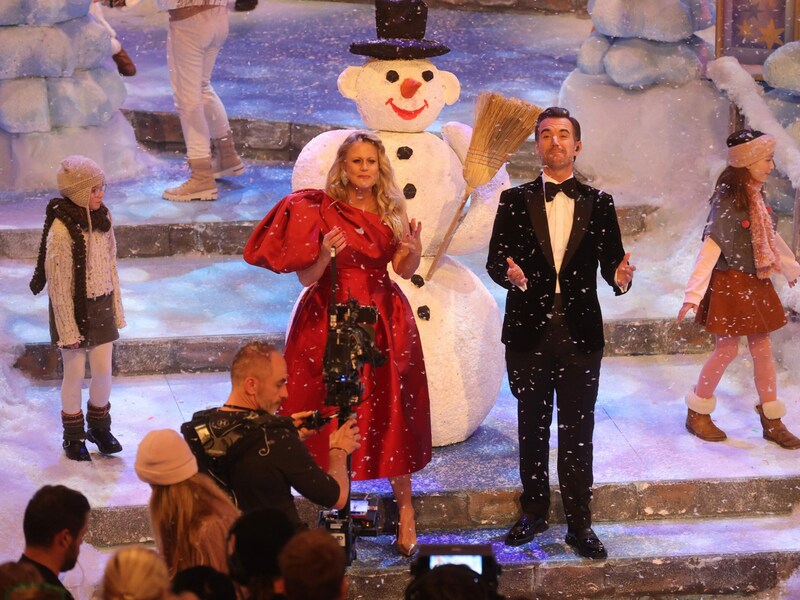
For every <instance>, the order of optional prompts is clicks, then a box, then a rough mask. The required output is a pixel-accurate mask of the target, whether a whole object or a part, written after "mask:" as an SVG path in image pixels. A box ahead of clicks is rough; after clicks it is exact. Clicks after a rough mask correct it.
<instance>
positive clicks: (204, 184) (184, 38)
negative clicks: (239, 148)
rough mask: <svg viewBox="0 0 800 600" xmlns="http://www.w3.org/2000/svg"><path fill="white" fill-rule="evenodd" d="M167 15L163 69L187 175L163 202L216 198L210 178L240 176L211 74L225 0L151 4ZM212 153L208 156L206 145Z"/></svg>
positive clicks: (223, 31) (222, 33) (224, 26)
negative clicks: (175, 112) (178, 125)
mask: <svg viewBox="0 0 800 600" xmlns="http://www.w3.org/2000/svg"><path fill="white" fill-rule="evenodd" d="M157 3H158V6H159V8H161V9H166V10H168V11H169V30H168V33H167V65H168V67H169V81H170V84H172V93H173V97H174V99H175V108H176V109H177V110H178V117H179V118H180V121H181V130H182V131H183V139H184V141H185V142H186V157H187V159H188V162H189V169H190V170H191V177H190V178H189V179H188V180H187V181H185V182H184V183H182V184H181V185H179V186H177V187H174V188H169V189H167V190H164V194H163V197H164V199H165V200H172V201H174V202H188V201H191V200H216V199H217V195H218V192H217V184H216V182H215V179H219V178H221V177H226V176H236V175H241V174H242V173H244V165H243V164H242V161H241V159H240V158H239V155H238V154H237V153H236V149H235V147H234V143H233V134H232V133H231V127H230V124H229V123H228V115H227V113H226V112H225V107H224V106H223V104H222V101H221V100H220V99H219V96H217V93H216V92H215V91H214V88H213V87H212V85H211V72H212V71H213V70H214V64H215V63H216V60H217V55H218V54H219V51H220V50H221V49H222V44H223V43H224V42H225V39H226V38H227V37H228V7H227V4H228V0H157ZM209 138H211V139H212V140H213V146H214V150H215V151H216V156H215V157H214V159H215V160H212V156H211V146H212V144H211V142H210V140H209Z"/></svg>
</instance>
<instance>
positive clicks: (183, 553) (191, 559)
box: [134, 429, 238, 575]
mask: <svg viewBox="0 0 800 600" xmlns="http://www.w3.org/2000/svg"><path fill="white" fill-rule="evenodd" d="M134 468H135V470H136V474H137V475H138V476H139V479H141V480H142V481H144V482H145V483H149V484H150V487H151V488H152V491H153V493H152V495H151V497H150V518H151V520H152V524H153V535H154V537H155V540H156V546H157V547H158V550H159V552H160V553H161V555H162V556H163V557H164V560H165V561H166V562H167V567H168V569H169V573H170V575H174V574H175V573H177V572H178V571H180V570H182V569H185V568H188V567H193V566H195V565H200V564H208V560H209V554H208V553H209V552H210V551H209V549H208V544H206V543H205V540H203V539H201V534H200V533H199V529H200V528H201V527H202V525H203V523H204V522H205V521H206V520H207V519H218V518H224V519H227V520H228V522H231V521H233V519H234V518H236V515H237V514H238V511H237V510H236V507H235V506H234V505H233V503H232V502H231V500H230V498H228V496H226V495H225V493H224V492H223V491H222V490H220V488H219V487H218V486H217V485H216V484H215V483H214V482H213V480H212V479H211V478H210V477H208V476H207V475H204V474H202V473H199V472H198V468H197V460H196V459H195V457H194V455H193V454H192V451H191V450H190V449H189V445H188V444H187V443H186V440H184V439H183V437H181V435H180V434H179V433H178V432H177V431H173V430H171V429H161V430H157V431H151V432H149V433H148V434H147V435H146V436H145V437H144V439H142V442H141V443H140V444H139V448H138V450H137V451H136V463H135V464H134ZM223 541H224V540H223Z"/></svg>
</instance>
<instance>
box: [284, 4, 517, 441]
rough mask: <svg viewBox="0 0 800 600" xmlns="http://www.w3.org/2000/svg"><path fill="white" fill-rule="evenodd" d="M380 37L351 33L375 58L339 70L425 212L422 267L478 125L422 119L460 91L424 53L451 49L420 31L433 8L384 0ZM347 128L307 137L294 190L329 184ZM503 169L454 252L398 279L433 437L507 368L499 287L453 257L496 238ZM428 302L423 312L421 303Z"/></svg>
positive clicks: (469, 411)
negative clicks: (418, 345) (418, 277)
mask: <svg viewBox="0 0 800 600" xmlns="http://www.w3.org/2000/svg"><path fill="white" fill-rule="evenodd" d="M375 20H376V28H377V33H378V37H377V39H374V40H367V41H361V42H355V43H353V44H351V45H350V51H351V52H352V53H354V54H359V55H363V56H366V57H368V58H367V60H366V62H365V63H364V64H363V65H361V66H349V67H346V68H345V69H344V71H342V73H341V74H340V75H339V79H338V82H337V83H338V88H339V91H340V92H341V93H342V95H343V96H345V97H346V98H350V99H352V100H353V101H354V102H355V103H356V107H357V109H358V112H359V114H360V116H361V119H362V120H363V121H364V123H365V125H366V127H367V128H369V129H372V130H375V131H376V132H377V133H378V135H379V136H380V138H381V140H382V141H383V143H384V146H385V147H386V152H387V156H388V157H389V159H390V161H391V163H392V167H393V169H394V172H395V178H396V180H397V184H398V186H399V187H400V189H401V190H402V191H403V195H404V196H405V198H406V201H407V206H406V208H407V211H408V216H409V218H414V219H416V220H417V221H421V222H422V247H423V258H422V263H421V265H420V268H419V269H418V272H419V273H426V272H427V269H428V267H429V265H430V263H431V260H432V258H433V256H434V255H435V254H436V250H437V248H438V247H439V243H440V242H441V240H442V238H443V236H444V234H445V232H446V231H447V228H448V225H449V224H450V221H451V219H452V217H453V215H454V214H455V211H456V209H457V207H458V204H459V200H460V199H461V196H462V194H463V192H464V189H465V185H466V184H465V181H464V177H463V170H464V165H463V160H464V157H465V156H466V154H467V149H468V147H469V141H470V137H471V135H472V129H471V128H470V127H469V126H468V125H465V124H463V123H456V122H449V123H446V124H445V125H444V126H442V130H441V135H442V137H441V138H440V137H438V136H437V135H434V134H433V133H430V132H428V131H426V129H427V128H428V127H429V126H430V125H431V124H432V123H433V122H434V121H435V120H436V119H437V118H438V117H439V115H440V114H441V111H442V109H443V108H444V107H445V106H446V105H450V104H453V103H454V102H455V101H456V100H458V97H459V95H460V93H461V84H460V83H459V81H458V79H457V78H456V76H455V75H454V74H452V73H450V72H448V71H443V70H439V69H437V68H436V66H435V65H434V64H433V63H432V62H431V61H430V60H429V58H431V57H435V56H440V55H442V54H446V53H447V52H449V51H450V49H449V48H448V47H447V46H445V45H443V44H441V43H439V42H437V41H434V40H426V39H425V29H426V26H427V6H425V4H424V2H422V0H377V2H376V4H375ZM351 132H352V130H338V131H328V132H325V133H322V134H320V135H319V136H317V137H315V138H314V139H313V140H311V141H310V142H309V143H308V145H307V146H306V147H305V148H304V149H303V150H302V152H301V153H300V156H299V157H298V159H297V161H296V163H295V168H294V172H293V176H292V187H293V189H302V188H318V189H321V188H324V187H325V178H326V175H327V173H328V169H329V168H330V165H331V164H332V163H333V160H334V157H335V154H336V150H337V148H338V147H339V146H340V145H341V143H342V141H344V138H346V137H347V136H348V135H349V134H350V133H351ZM509 186H510V184H509V179H508V174H507V173H506V171H505V168H502V169H500V171H499V172H498V174H497V175H496V176H495V178H494V179H493V180H492V181H490V182H489V183H488V184H487V185H485V186H482V187H480V188H477V189H476V190H475V191H474V192H473V194H472V196H471V200H470V210H469V212H468V213H467V216H466V217H465V219H464V221H463V222H462V223H461V226H460V227H459V229H458V231H457V232H456V235H455V237H454V238H453V241H452V243H451V245H450V247H449V248H448V254H447V255H445V256H444V257H443V260H442V262H441V263H440V265H439V267H438V268H437V270H436V271H435V273H434V275H433V277H432V278H431V280H430V281H427V282H425V285H424V286H421V287H417V286H414V285H413V284H412V283H411V282H410V281H406V280H403V279H401V278H400V277H397V276H396V275H395V274H394V273H393V271H392V270H391V268H390V269H389V272H390V274H391V275H392V278H393V279H394V280H395V281H396V282H397V284H398V285H399V286H400V287H401V289H402V290H403V293H404V294H405V295H406V296H407V297H408V299H409V302H410V303H411V306H412V308H413V310H414V312H415V314H417V316H418V319H417V325H418V327H419V330H420V336H421V337H422V347H423V351H424V353H425V368H426V371H427V375H428V386H429V389H430V395H431V421H432V423H431V425H432V434H433V444H434V445H435V446H442V445H446V444H452V443H455V442H459V441H463V440H465V439H466V438H468V437H469V436H470V435H471V434H472V433H473V432H474V431H475V429H477V427H478V425H480V423H481V422H482V421H483V419H484V418H485V417H486V415H487V414H488V412H489V410H491V408H492V406H493V405H494V402H495V399H496V398H497V394H498V393H499V390H500V384H501V380H502V377H503V372H504V369H505V364H504V360H503V350H502V345H501V344H500V332H501V317H500V311H499V309H498V307H497V303H496V302H495V300H494V298H493V297H492V295H491V294H490V293H489V291H488V290H487V289H486V287H485V286H484V285H483V283H482V282H481V281H480V279H478V277H477V276H476V275H475V274H474V273H472V271H470V270H469V269H467V268H466V267H464V266H463V265H462V264H461V263H459V262H458V261H457V260H455V259H454V258H452V257H451V256H450V255H460V254H469V253H474V252H478V251H480V250H483V249H484V248H485V247H486V246H487V245H488V243H489V237H490V235H491V230H492V224H493V222H494V215H495V212H496V210H497V204H498V201H499V198H500V193H501V192H502V191H503V189H506V188H507V187H509ZM422 307H426V308H427V311H422V312H423V314H424V317H427V319H425V318H424V317H423V315H420V310H419V309H420V308H422Z"/></svg>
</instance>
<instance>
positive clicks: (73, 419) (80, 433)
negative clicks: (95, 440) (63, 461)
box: [61, 410, 92, 462]
mask: <svg viewBox="0 0 800 600" xmlns="http://www.w3.org/2000/svg"><path fill="white" fill-rule="evenodd" d="M61 424H62V425H63V427H64V442H63V443H62V444H61V447H62V448H63V449H64V454H65V455H66V457H67V458H68V459H70V460H77V461H80V462H83V461H91V460H92V457H91V456H89V451H88V450H87V449H86V441H85V440H86V430H85V429H84V428H83V411H82V410H81V411H78V412H77V413H75V414H71V415H67V414H64V412H63V411H62V413H61Z"/></svg>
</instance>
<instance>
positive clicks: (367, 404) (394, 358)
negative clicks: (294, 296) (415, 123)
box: [244, 190, 431, 479]
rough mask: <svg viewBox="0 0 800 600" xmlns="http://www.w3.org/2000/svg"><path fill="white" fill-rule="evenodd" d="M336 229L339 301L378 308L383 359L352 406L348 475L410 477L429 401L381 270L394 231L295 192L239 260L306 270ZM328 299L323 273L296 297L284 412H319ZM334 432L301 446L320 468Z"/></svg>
mask: <svg viewBox="0 0 800 600" xmlns="http://www.w3.org/2000/svg"><path fill="white" fill-rule="evenodd" d="M337 225H338V226H339V227H340V228H341V229H342V230H343V231H344V232H345V235H346V237H347V248H345V250H343V251H342V252H341V253H340V254H339V255H337V257H336V270H337V276H338V292H337V302H345V301H346V300H347V299H348V298H351V297H353V298H356V299H358V302H359V304H361V305H368V306H370V305H371V306H375V307H377V309H378V312H379V316H378V322H377V323H376V324H375V325H374V327H375V344H376V346H377V347H378V349H379V350H380V351H381V352H382V353H383V354H384V355H385V356H386V357H387V360H386V362H385V363H384V364H383V366H381V367H377V368H374V367H373V366H372V365H365V366H364V376H363V382H364V386H365V391H364V401H363V402H362V403H361V404H359V405H358V407H357V408H356V415H357V419H358V427H359V429H360V433H361V440H360V441H361V448H359V449H358V450H356V451H355V452H354V453H353V461H352V469H353V478H354V479H376V478H383V477H393V476H396V475H405V474H408V473H413V472H415V471H418V470H419V469H421V468H422V467H424V466H425V465H426V464H428V462H430V459H431V423H430V400H429V397H428V380H427V378H426V376H425V362H424V360H423V357H422V345H421V342H420V337H419V332H418V331H417V325H416V323H415V321H414V315H413V313H412V311H411V306H410V305H409V303H408V300H407V299H406V297H405V296H404V295H403V293H402V291H401V290H400V288H399V287H398V286H397V284H396V283H394V282H393V281H392V280H391V278H390V277H389V273H388V271H387V270H386V267H387V265H388V263H389V262H391V260H392V256H394V253H395V250H396V248H397V241H396V240H395V238H394V235H393V234H392V230H391V229H390V228H389V227H388V226H387V225H386V224H384V223H383V222H382V221H381V218H380V216H378V215H376V214H373V213H370V212H365V211H362V210H359V209H357V208H353V207H352V206H350V205H349V204H346V203H343V202H337V201H335V200H333V199H332V198H330V197H329V196H327V195H326V194H325V193H324V192H322V191H319V190H300V191H298V192H294V193H292V194H290V195H289V196H287V197H286V198H284V199H283V200H281V201H280V202H279V203H278V205H277V206H275V208H273V209H272V210H271V211H270V213H269V214H268V215H267V216H266V217H264V220H263V221H262V222H261V223H260V224H259V225H258V226H257V227H256V229H255V231H254V232H253V235H252V236H251V237H250V240H249V241H248V242H247V246H246V247H245V251H244V258H245V260H246V261H247V262H248V263H250V264H252V265H256V266H259V267H264V268H267V269H270V270H272V271H275V272H277V273H289V272H293V271H299V270H302V269H306V268H308V267H310V266H311V265H312V264H313V263H314V262H315V261H316V260H317V257H318V255H319V251H320V243H321V240H322V237H323V236H324V235H325V233H327V232H328V231H330V230H331V229H332V228H333V227H334V226H337ZM330 295H331V281H330V270H326V271H325V274H324V275H323V276H322V277H321V278H320V280H319V281H317V282H316V283H314V284H312V285H311V286H309V287H308V288H307V289H306V290H304V291H303V294H302V296H301V299H300V302H299V304H298V306H297V310H296V312H295V315H294V319H293V320H292V324H291V326H290V328H289V335H288V336H287V340H286V349H285V352H284V356H285V357H286V363H287V365H288V370H289V383H288V391H289V398H288V400H287V401H286V402H284V404H283V406H282V407H281V411H280V412H281V413H284V414H292V413H296V412H300V411H303V410H315V409H320V408H323V400H324V398H325V386H324V384H323V383H322V363H323V355H324V351H325V344H326V341H327V338H328V330H327V327H328V302H329V299H330ZM368 327H369V326H368ZM331 410H332V409H331V408H330V407H328V408H327V412H330V411H331ZM323 412H325V411H323ZM335 427H336V422H335V421H333V422H331V423H329V424H328V425H327V426H326V427H325V428H323V429H322V431H320V432H319V433H318V434H317V435H314V436H311V437H310V438H309V439H308V440H306V444H307V445H308V447H309V449H310V450H311V453H312V454H313V455H314V458H315V460H316V461H317V463H318V464H319V465H320V466H321V467H322V468H324V469H327V468H328V452H329V450H328V446H329V442H328V436H329V435H330V434H331V433H332V432H333V430H334V428H335Z"/></svg>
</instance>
